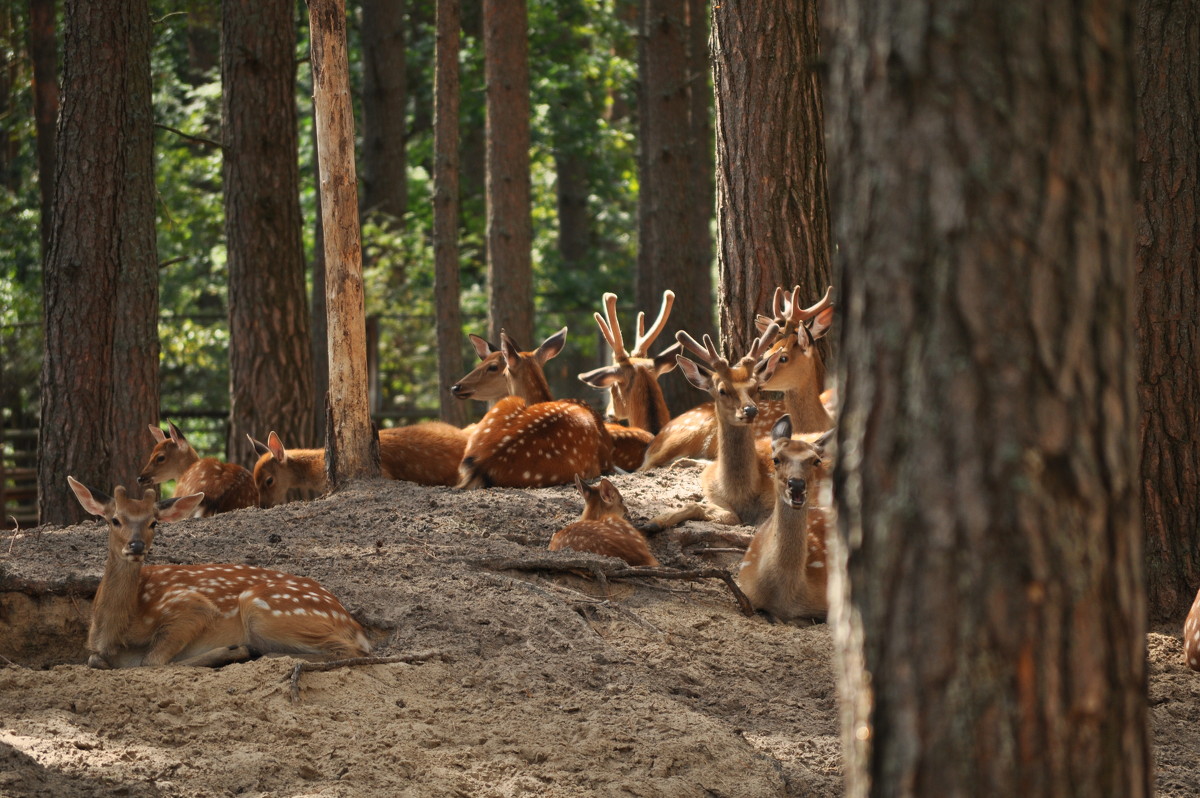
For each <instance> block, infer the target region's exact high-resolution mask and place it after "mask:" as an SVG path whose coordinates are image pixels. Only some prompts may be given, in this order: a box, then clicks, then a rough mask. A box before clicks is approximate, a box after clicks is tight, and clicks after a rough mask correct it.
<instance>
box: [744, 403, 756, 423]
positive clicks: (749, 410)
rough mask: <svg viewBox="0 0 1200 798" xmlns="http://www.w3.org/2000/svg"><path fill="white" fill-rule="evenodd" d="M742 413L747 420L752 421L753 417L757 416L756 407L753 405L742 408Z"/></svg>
mask: <svg viewBox="0 0 1200 798" xmlns="http://www.w3.org/2000/svg"><path fill="white" fill-rule="evenodd" d="M742 413H744V414H745V416H746V418H747V420H749V421H753V420H754V417H755V416H757V415H758V407H757V406H755V405H746V406H745V407H743V408H742Z"/></svg>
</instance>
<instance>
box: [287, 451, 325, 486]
mask: <svg viewBox="0 0 1200 798" xmlns="http://www.w3.org/2000/svg"><path fill="white" fill-rule="evenodd" d="M287 456H288V466H290V468H289V469H288V470H289V473H290V474H291V476H292V482H291V485H290V486H289V487H294V488H299V489H300V490H321V489H323V488H324V487H325V484H326V480H327V477H326V475H325V450H324V449H296V450H294V451H290V452H288V453H287Z"/></svg>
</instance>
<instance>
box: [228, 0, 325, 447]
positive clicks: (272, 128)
mask: <svg viewBox="0 0 1200 798" xmlns="http://www.w3.org/2000/svg"><path fill="white" fill-rule="evenodd" d="M222 10H223V13H222V15H221V16H222V22H221V24H222V40H221V82H222V101H221V115H222V126H223V136H224V143H225V149H224V156H225V158H224V166H223V175H224V184H223V188H224V195H225V238H226V246H227V251H228V268H229V380H230V411H229V412H230V424H229V439H228V442H227V447H226V448H227V454H228V457H229V459H230V460H231V461H232V462H237V463H242V464H249V463H252V462H254V460H255V459H256V456H255V454H254V451H253V449H252V448H251V447H250V443H249V441H248V440H247V438H246V436H247V434H249V435H251V436H253V437H254V438H256V439H258V440H262V439H263V437H264V436H265V435H266V434H267V433H268V432H270V431H271V430H275V431H276V432H278V433H279V435H280V436H282V438H283V440H284V441H286V442H287V445H288V446H294V447H305V446H310V445H311V444H312V440H313V438H312V423H311V421H312V414H313V408H312V384H313V382H312V379H313V376H312V352H311V349H310V347H311V339H310V336H309V318H308V301H307V295H306V290H305V285H304V274H305V270H306V268H307V264H306V262H305V259H304V249H303V245H302V243H301V237H300V226H301V224H302V223H303V221H302V218H301V215H300V172H299V166H298V163H297V151H298V150H297V134H296V103H295V95H294V92H295V83H296V69H295V54H294V49H295V44H296V26H295V20H294V18H293V6H292V4H291V3H290V2H288V1H287V0H224V2H223V5H222ZM293 441H295V443H293Z"/></svg>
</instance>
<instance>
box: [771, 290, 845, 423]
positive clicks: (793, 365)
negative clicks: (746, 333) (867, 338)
mask: <svg viewBox="0 0 1200 798" xmlns="http://www.w3.org/2000/svg"><path fill="white" fill-rule="evenodd" d="M832 294H833V286H830V287H829V288H828V289H826V291H825V296H824V297H823V298H822V299H821V301H820V302H818V303H817V304H815V305H813V306H812V307H808V308H804V307H801V305H800V286H796V287H795V288H793V289H792V293H791V296H790V297H789V296H788V295H786V294H785V293H784V291H783V289H782V288H776V289H775V298H774V303H773V305H774V307H773V312H774V315H775V318H774V319H769V318H767V317H766V316H759V317H758V318H757V319H756V320H755V324H756V325H757V326H758V329H759V332H762V331H763V330H765V329H767V327H769V326H770V325H771V324H772V323H774V324H776V325H778V326H779V328H780V329H781V330H782V334H781V335H780V337H779V339H778V340H777V341H776V342H775V344H774V345H773V346H772V348H771V351H772V352H775V351H778V352H779V353H780V356H779V366H778V367H777V368H776V369H775V373H774V375H772V377H771V379H769V380H768V381H767V382H766V383H764V384H763V389H764V390H768V391H783V404H784V407H785V408H786V410H787V413H788V415H790V416H791V417H792V427H793V428H794V429H795V430H796V431H797V432H824V431H825V430H827V429H830V428H831V427H833V424H834V422H833V418H832V416H830V414H829V411H828V410H827V409H826V406H825V404H824V403H823V402H822V398H821V397H822V391H824V390H825V361H824V360H823V359H822V358H821V354H820V352H818V351H817V347H816V342H817V341H818V340H819V339H821V338H822V337H824V336H825V334H826V333H827V332H829V328H830V327H831V326H832V325H833V303H832V301H831V300H830V297H831V296H832Z"/></svg>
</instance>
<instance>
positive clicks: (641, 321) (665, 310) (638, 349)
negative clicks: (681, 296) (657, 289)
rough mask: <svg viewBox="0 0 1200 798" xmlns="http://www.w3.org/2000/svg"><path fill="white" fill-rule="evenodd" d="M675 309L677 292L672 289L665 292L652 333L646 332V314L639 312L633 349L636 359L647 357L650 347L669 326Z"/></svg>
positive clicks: (652, 326)
mask: <svg viewBox="0 0 1200 798" xmlns="http://www.w3.org/2000/svg"><path fill="white" fill-rule="evenodd" d="M673 307H675V292H674V291H672V290H671V289H669V288H668V289H667V290H666V291H663V300H662V307H660V308H659V310H658V318H657V319H655V320H654V324H652V325H651V326H650V332H646V314H645V313H642V312H640V311H639V312H638V318H637V335H638V337H637V341H636V342H635V344H634V347H633V356H634V357H645V356H646V355H647V354H648V353H649V351H650V345H651V344H652V343H654V340H655V339H656V338H658V336H659V334H660V333H662V331H663V328H664V327H666V326H667V319H668V318H669V317H670V316H671V308H673Z"/></svg>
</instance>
